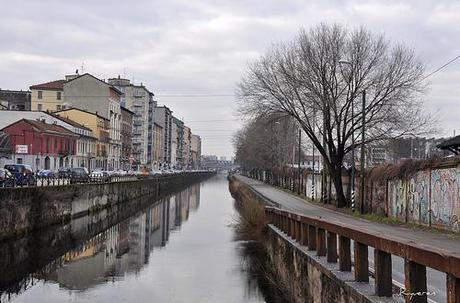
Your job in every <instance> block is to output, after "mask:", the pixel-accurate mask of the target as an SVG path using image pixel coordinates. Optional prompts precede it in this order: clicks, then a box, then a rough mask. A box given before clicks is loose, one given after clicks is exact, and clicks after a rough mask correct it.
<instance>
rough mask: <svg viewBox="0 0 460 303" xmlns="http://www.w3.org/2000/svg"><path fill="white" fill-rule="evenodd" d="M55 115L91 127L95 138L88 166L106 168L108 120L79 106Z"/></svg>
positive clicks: (108, 141) (108, 140) (108, 139)
mask: <svg viewBox="0 0 460 303" xmlns="http://www.w3.org/2000/svg"><path fill="white" fill-rule="evenodd" d="M56 114H57V115H59V116H61V117H64V118H68V119H71V120H73V121H75V122H77V123H79V124H81V125H83V126H85V127H87V128H89V129H91V132H92V136H93V137H95V138H96V143H95V145H96V146H95V148H94V149H93V151H90V154H89V155H87V157H89V160H90V163H92V164H91V167H90V168H102V169H104V170H106V169H108V146H109V143H110V138H109V125H110V120H109V119H106V118H104V117H102V116H100V115H98V114H95V113H91V112H88V111H85V110H82V109H79V108H70V109H65V110H62V111H59V112H57V113H56Z"/></svg>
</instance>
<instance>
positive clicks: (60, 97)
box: [56, 92, 62, 100]
mask: <svg viewBox="0 0 460 303" xmlns="http://www.w3.org/2000/svg"><path fill="white" fill-rule="evenodd" d="M61 99H62V92H56V100H61Z"/></svg>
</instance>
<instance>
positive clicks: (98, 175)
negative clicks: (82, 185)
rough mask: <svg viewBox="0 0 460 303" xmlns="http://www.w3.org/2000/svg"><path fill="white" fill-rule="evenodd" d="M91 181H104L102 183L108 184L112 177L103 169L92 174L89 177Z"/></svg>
mask: <svg viewBox="0 0 460 303" xmlns="http://www.w3.org/2000/svg"><path fill="white" fill-rule="evenodd" d="M89 177H90V179H91V181H102V182H107V181H109V180H110V176H109V174H108V173H107V172H106V171H103V170H101V169H95V170H93V171H92V172H91V174H90V175H89Z"/></svg>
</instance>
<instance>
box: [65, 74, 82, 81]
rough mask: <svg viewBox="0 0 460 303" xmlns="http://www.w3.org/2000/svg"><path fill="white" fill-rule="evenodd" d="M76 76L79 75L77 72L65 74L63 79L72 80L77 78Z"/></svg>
mask: <svg viewBox="0 0 460 303" xmlns="http://www.w3.org/2000/svg"><path fill="white" fill-rule="evenodd" d="M78 76H79V75H78V73H77V74H74V75H65V81H70V80H73V79H75V78H77V77H78Z"/></svg>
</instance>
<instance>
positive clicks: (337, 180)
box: [330, 167, 347, 208]
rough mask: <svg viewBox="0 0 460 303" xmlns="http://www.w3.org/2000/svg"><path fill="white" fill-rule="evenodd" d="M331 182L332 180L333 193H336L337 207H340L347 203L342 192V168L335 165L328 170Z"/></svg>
mask: <svg viewBox="0 0 460 303" xmlns="http://www.w3.org/2000/svg"><path fill="white" fill-rule="evenodd" d="M330 173H331V177H332V182H334V188H335V193H336V195H337V207H338V208H342V207H345V206H346V205H347V200H346V198H345V194H344V192H343V184H342V169H340V168H339V169H336V168H335V167H334V168H332V169H331V170H330Z"/></svg>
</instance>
